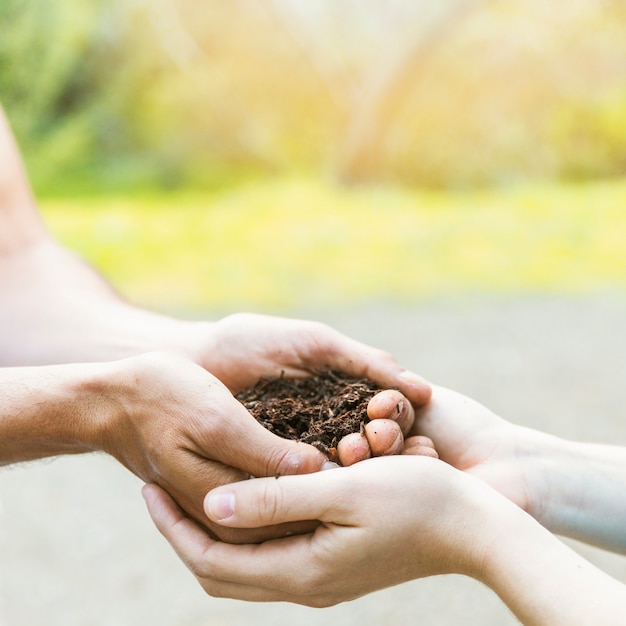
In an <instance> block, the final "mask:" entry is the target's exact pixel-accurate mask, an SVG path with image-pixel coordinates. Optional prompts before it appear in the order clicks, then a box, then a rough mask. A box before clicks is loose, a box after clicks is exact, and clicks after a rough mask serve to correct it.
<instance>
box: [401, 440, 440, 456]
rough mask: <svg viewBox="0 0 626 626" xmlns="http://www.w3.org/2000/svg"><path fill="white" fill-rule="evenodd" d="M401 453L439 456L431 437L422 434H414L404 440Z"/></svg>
mask: <svg viewBox="0 0 626 626" xmlns="http://www.w3.org/2000/svg"><path fill="white" fill-rule="evenodd" d="M401 454H411V455H415V456H429V457H432V458H434V459H438V458H439V454H438V453H437V450H436V449H435V445H434V444H433V442H432V439H430V438H429V437H424V436H423V435H415V436H413V437H409V438H408V439H405V441H404V449H403V450H402V452H401Z"/></svg>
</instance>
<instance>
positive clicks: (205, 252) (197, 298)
mask: <svg viewBox="0 0 626 626" xmlns="http://www.w3.org/2000/svg"><path fill="white" fill-rule="evenodd" d="M41 204H42V212H43V215H44V218H45V219H46V222H47V223H48V225H49V227H50V229H51V230H52V231H53V232H54V233H55V234H56V235H57V236H58V237H59V238H60V240H61V241H63V242H64V243H65V244H66V245H67V246H69V247H70V248H72V249H74V250H76V251H78V252H79V253H80V254H82V255H83V256H84V257H86V258H87V259H88V260H89V261H90V262H92V263H93V264H94V265H95V266H96V267H97V268H98V269H99V270H100V271H101V272H102V273H103V274H104V275H105V276H107V277H108V278H109V279H110V280H111V281H112V282H113V283H114V285H115V286H116V287H117V288H118V289H119V291H121V292H122V293H123V294H124V295H126V296H127V297H129V298H130V299H132V300H133V301H135V302H139V303H142V304H144V305H147V306H152V307H156V308H159V309H163V310H169V311H172V310H176V311H188V312H193V311H209V310H219V311H223V310H231V309H242V308H244V309H256V310H277V309H280V310H288V309H298V308H304V307H308V308H310V307H340V306H349V305H355V304H359V303H362V302H365V301H368V300H372V299H385V300H391V301H398V302H402V303H406V302H410V301H412V300H415V299H418V298H424V297H431V296H440V295H449V294H459V293H463V292H477V291H478V292H490V293H494V292H498V293H515V292H546V291H551V292H554V291H561V292H587V291H597V290H606V289H623V288H624V287H626V245H625V244H626V181H619V182H606V183H595V184H587V185H576V186H558V185H547V186H533V187H526V188H518V189H509V190H484V191H471V192H422V191H414V190H406V189H401V188H386V187H380V188H357V189H349V188H343V187H337V186H334V185H332V184H330V183H323V182H319V181H317V180H312V179H283V180H277V181H268V182H264V183H258V182H257V183H250V184H247V185H243V186H240V187H238V188H235V189H230V190H222V191H220V192H215V193H212V194H210V193H192V192H180V193H176V194H169V195H160V196H156V195H153V196H151V195H144V196H141V195H138V196H136V197H127V198H122V197H119V198H116V197H103V198H83V199H77V198H72V199H58V198H57V199H48V200H45V199H44V200H42V202H41Z"/></svg>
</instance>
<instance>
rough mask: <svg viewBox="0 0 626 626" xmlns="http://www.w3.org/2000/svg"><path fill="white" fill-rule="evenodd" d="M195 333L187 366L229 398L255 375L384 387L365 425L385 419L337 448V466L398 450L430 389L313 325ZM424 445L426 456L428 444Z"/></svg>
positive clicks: (389, 361) (264, 321) (242, 326)
mask: <svg viewBox="0 0 626 626" xmlns="http://www.w3.org/2000/svg"><path fill="white" fill-rule="evenodd" d="M201 333H202V334H201V336H199V337H198V341H197V343H196V353H195V354H194V355H193V358H194V360H196V361H197V362H198V363H200V364H201V365H202V366H203V367H205V368H206V369H207V370H208V371H210V372H212V373H213V374H214V375H215V376H217V378H219V379H220V380H221V381H222V382H223V383H224V384H225V385H226V386H227V387H228V388H229V389H230V390H231V391H232V392H233V393H236V392H237V391H240V390H241V389H244V388H246V387H248V386H250V385H252V384H254V383H255V382H256V381H257V380H258V379H259V378H260V377H261V376H280V375H281V373H283V372H284V375H285V376H287V377H305V376H310V375H311V374H314V373H316V372H318V371H319V370H322V369H333V370H339V371H341V372H342V373H344V374H347V375H349V376H354V377H358V378H361V377H362V378H368V379H370V380H372V381H373V382H375V383H377V384H378V385H379V386H380V387H381V388H383V389H387V390H388V391H385V392H384V393H381V394H379V395H378V396H376V397H375V398H374V399H373V400H372V401H371V403H370V406H369V408H368V416H369V417H370V419H372V420H385V421H384V422H383V421H380V422H379V421H377V422H376V423H375V424H372V425H370V426H369V427H368V428H367V430H366V436H365V437H361V438H360V439H359V438H358V437H350V438H349V439H348V440H347V441H345V442H343V445H340V446H339V448H338V452H339V459H340V461H341V463H342V464H344V465H350V464H352V463H354V462H356V461H359V460H362V459H364V458H367V457H368V456H378V455H387V454H396V453H398V452H400V451H401V450H402V447H403V435H404V434H407V433H408V432H409V430H410V429H411V427H412V425H413V420H414V410H413V406H412V405H414V406H422V405H424V404H425V403H427V402H428V400H429V398H430V394H431V389H430V386H429V385H428V384H427V383H426V382H425V381H424V380H423V379H422V378H420V377H419V376H417V375H416V374H413V373H412V372H409V371H407V370H406V369H404V368H402V367H401V366H400V365H398V363H396V362H395V360H394V359H393V358H392V357H391V355H389V354H388V353H386V352H384V351H382V350H378V349H376V348H372V347H370V346H367V345H365V344H362V343H360V342H358V341H355V340H353V339H350V338H349V337H346V336H345V335H343V334H341V333H339V332H338V331H336V330H334V329H332V328H330V327H328V326H326V325H325V324H321V323H319V322H310V321H302V320H294V319H286V318H280V317H269V316H264V315H254V314H249V313H238V314H235V315H230V316H228V317H225V318H223V319H222V320H220V321H219V322H217V323H215V324H210V325H206V326H205V327H204V329H203V330H202V331H201ZM395 389H397V390H399V391H396V390H395ZM387 420H390V421H387ZM424 444H425V448H429V449H430V451H432V443H430V444H429V443H428V442H426V441H424ZM422 451H424V450H421V451H420V452H422ZM425 453H427V454H429V453H431V452H428V450H425Z"/></svg>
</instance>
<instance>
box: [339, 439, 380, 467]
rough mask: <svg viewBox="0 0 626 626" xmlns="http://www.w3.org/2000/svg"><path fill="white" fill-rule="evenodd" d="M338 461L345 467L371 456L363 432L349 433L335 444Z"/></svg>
mask: <svg viewBox="0 0 626 626" xmlns="http://www.w3.org/2000/svg"><path fill="white" fill-rule="evenodd" d="M337 456H338V457H339V462H340V463H341V464H342V465H343V466H344V467H347V466H348V465H353V464H354V463H358V462H359V461H364V460H365V459H369V458H370V457H371V456H372V450H371V448H370V444H369V442H368V441H367V437H366V436H365V433H364V432H363V433H350V434H349V435H346V436H345V437H344V438H343V439H342V440H341V441H340V442H339V443H338V444H337Z"/></svg>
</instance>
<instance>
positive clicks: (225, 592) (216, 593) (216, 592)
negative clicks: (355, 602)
mask: <svg viewBox="0 0 626 626" xmlns="http://www.w3.org/2000/svg"><path fill="white" fill-rule="evenodd" d="M284 564H285V561H284V559H283V560H282V562H281V563H279V564H277V566H278V567H281V566H282V569H283V570H284ZM289 575H291V576H293V577H295V578H296V579H297V574H296V573H295V572H289ZM291 580H292V581H293V580H294V578H292V579H291ZM202 587H203V588H204V590H205V591H206V592H207V593H208V594H209V595H210V596H213V597H214V598H231V599H233V600H244V601H246V602H291V603H292V604H300V605H303V606H310V607H316V608H322V607H329V606H333V605H335V604H337V603H338V602H339V598H336V597H335V596H333V595H332V594H310V593H299V594H295V593H291V592H289V591H287V590H285V589H284V588H281V589H276V588H272V587H271V586H269V585H267V584H266V585H255V584H251V585H245V584H240V583H233V582H228V581H222V580H213V579H211V580H209V581H206V580H205V581H202Z"/></svg>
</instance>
